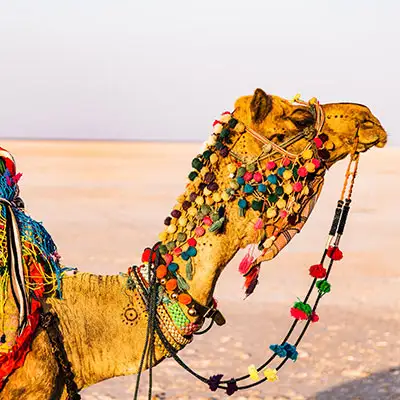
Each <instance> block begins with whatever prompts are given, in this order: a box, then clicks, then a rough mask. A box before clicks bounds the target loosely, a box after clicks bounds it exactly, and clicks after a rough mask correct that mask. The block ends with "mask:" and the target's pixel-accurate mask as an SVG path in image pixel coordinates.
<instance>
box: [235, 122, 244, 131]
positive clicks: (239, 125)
mask: <svg viewBox="0 0 400 400" xmlns="http://www.w3.org/2000/svg"><path fill="white" fill-rule="evenodd" d="M245 129H246V128H245V126H244V125H243V124H242V123H241V122H238V123H237V124H236V126H235V128H234V129H233V130H234V131H235V132H238V133H242V132H244V131H245Z"/></svg>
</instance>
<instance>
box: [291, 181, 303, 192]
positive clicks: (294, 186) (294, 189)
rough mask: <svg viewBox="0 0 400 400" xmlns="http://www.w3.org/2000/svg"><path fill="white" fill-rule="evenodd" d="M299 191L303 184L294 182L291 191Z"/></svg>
mask: <svg viewBox="0 0 400 400" xmlns="http://www.w3.org/2000/svg"><path fill="white" fill-rule="evenodd" d="M301 189H303V184H302V183H301V182H296V183H295V184H294V185H293V191H295V192H301Z"/></svg>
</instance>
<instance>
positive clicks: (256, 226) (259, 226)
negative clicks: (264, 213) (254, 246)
mask: <svg viewBox="0 0 400 400" xmlns="http://www.w3.org/2000/svg"><path fill="white" fill-rule="evenodd" d="M263 226H264V222H263V220H262V219H261V218H259V219H258V220H257V221H256V223H255V224H254V230H256V231H257V230H259V229H262V228H263Z"/></svg>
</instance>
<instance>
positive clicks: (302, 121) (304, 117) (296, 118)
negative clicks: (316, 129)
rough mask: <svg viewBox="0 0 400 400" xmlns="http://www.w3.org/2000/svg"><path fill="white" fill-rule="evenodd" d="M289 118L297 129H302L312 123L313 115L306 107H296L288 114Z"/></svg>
mask: <svg viewBox="0 0 400 400" xmlns="http://www.w3.org/2000/svg"><path fill="white" fill-rule="evenodd" d="M289 119H290V120H291V121H292V122H293V123H294V124H295V125H296V127H297V128H299V129H304V128H306V127H307V126H310V125H313V124H314V117H313V116H312V114H311V113H310V112H309V111H308V110H307V109H306V108H298V109H297V110H295V111H293V113H292V114H291V115H290V116H289Z"/></svg>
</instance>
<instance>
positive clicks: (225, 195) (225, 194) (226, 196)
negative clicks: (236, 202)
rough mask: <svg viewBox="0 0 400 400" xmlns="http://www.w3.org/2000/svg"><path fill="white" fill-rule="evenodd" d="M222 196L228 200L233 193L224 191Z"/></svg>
mask: <svg viewBox="0 0 400 400" xmlns="http://www.w3.org/2000/svg"><path fill="white" fill-rule="evenodd" d="M221 197H222V200H224V201H228V200H229V199H230V198H231V195H230V194H228V193H226V192H223V193H222V196H221Z"/></svg>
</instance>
